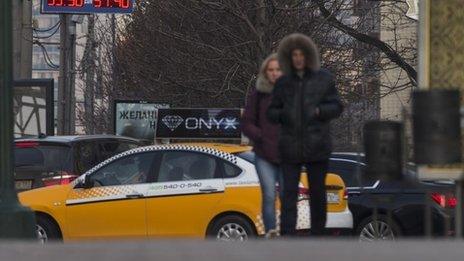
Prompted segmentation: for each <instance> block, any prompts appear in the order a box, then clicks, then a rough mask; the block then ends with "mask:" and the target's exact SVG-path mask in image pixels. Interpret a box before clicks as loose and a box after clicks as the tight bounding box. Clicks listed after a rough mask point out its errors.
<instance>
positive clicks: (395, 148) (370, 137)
mask: <svg viewBox="0 0 464 261" xmlns="http://www.w3.org/2000/svg"><path fill="white" fill-rule="evenodd" d="M402 140H403V124H401V123H399V122H394V121H370V122H368V123H366V124H365V125H364V149H365V153H366V163H367V167H366V177H364V178H366V179H369V180H390V181H391V180H401V179H402V176H403V142H402Z"/></svg>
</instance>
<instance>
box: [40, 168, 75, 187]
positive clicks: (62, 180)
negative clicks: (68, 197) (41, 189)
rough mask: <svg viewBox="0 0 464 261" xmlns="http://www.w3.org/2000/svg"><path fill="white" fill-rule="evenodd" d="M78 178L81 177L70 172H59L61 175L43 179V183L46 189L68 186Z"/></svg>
mask: <svg viewBox="0 0 464 261" xmlns="http://www.w3.org/2000/svg"><path fill="white" fill-rule="evenodd" d="M77 177H79V176H77V175H74V174H72V173H69V172H65V171H62V172H59V175H56V176H53V177H47V178H43V179H42V182H43V184H44V185H45V186H46V187H48V186H54V185H66V184H69V183H71V182H72V181H73V180H75V179H76V178H77Z"/></svg>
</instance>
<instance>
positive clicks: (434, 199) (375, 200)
mask: <svg viewBox="0 0 464 261" xmlns="http://www.w3.org/2000/svg"><path fill="white" fill-rule="evenodd" d="M364 168H365V163H364V157H363V156H362V155H356V154H352V153H334V154H333V155H332V158H331V159H330V165H329V171H330V172H331V173H335V174H338V175H339V176H341V177H342V179H343V180H344V182H345V184H346V186H347V190H348V204H349V208H350V210H351V212H352V214H353V222H354V223H353V232H354V235H355V236H357V237H359V239H360V240H367V241H373V240H392V239H395V238H397V237H399V236H402V237H408V236H409V237H417V236H424V235H425V234H426V233H425V231H426V229H425V227H426V225H425V224H426V221H425V220H426V218H425V217H426V215H425V213H426V212H425V211H426V206H427V199H431V200H428V201H429V202H430V206H431V208H429V209H430V213H431V215H428V216H429V217H431V219H430V220H431V233H432V235H435V236H446V235H451V234H453V222H454V221H453V219H454V218H453V217H454V208H455V206H456V203H457V201H456V198H455V196H454V186H453V184H452V183H451V182H421V181H418V180H417V178H416V177H415V171H413V170H408V171H406V172H405V175H404V179H403V180H402V181H395V182H393V181H391V182H385V181H379V180H366V178H365V176H364Z"/></svg>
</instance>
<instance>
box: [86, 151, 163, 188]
mask: <svg viewBox="0 0 464 261" xmlns="http://www.w3.org/2000/svg"><path fill="white" fill-rule="evenodd" d="M153 160H154V153H153V152H147V153H138V154H133V155H129V156H127V157H123V158H120V159H117V160H116V161H113V162H111V163H110V164H108V165H106V166H105V167H103V168H101V169H100V170H98V171H97V172H95V173H94V174H92V176H91V177H90V179H91V180H92V181H94V185H95V186H117V185H129V184H140V183H145V182H146V181H147V179H148V175H149V174H150V169H151V166H152V163H153Z"/></svg>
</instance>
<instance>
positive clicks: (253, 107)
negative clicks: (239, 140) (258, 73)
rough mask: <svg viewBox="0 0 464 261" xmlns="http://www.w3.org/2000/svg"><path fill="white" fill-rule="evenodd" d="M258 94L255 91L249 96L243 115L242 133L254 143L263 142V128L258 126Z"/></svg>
mask: <svg viewBox="0 0 464 261" xmlns="http://www.w3.org/2000/svg"><path fill="white" fill-rule="evenodd" d="M258 102H259V101H258V92H257V91H256V89H253V90H252V91H251V92H250V94H249V95H248V99H247V101H246V104H245V110H244V111H243V115H242V124H241V125H242V132H243V133H244V134H245V136H247V137H248V138H249V139H251V140H252V141H253V142H259V141H260V140H261V128H260V127H258V125H257V120H258V119H257V118H256V115H257V114H258V113H259V110H258V108H259V104H257V103H258Z"/></svg>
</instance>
